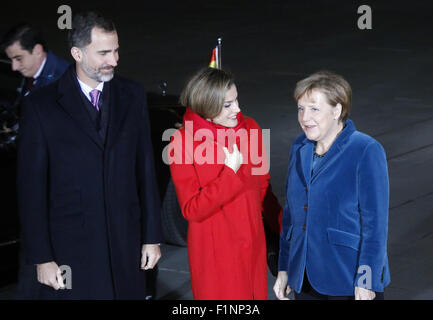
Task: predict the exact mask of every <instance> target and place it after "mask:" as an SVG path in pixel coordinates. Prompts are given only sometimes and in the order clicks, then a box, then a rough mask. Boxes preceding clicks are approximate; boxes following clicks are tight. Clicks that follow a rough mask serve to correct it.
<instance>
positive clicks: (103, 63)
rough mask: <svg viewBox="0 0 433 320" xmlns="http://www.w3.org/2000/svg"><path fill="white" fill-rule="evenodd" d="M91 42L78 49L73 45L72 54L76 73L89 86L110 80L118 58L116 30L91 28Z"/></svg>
mask: <svg viewBox="0 0 433 320" xmlns="http://www.w3.org/2000/svg"><path fill="white" fill-rule="evenodd" d="M91 39H92V42H91V43H90V44H89V45H87V46H86V47H84V48H82V49H80V48H77V47H73V48H72V49H71V53H72V56H73V57H74V59H75V60H76V62H77V75H78V77H79V78H80V80H81V81H83V82H84V83H87V84H88V85H90V86H91V87H96V86H97V85H98V84H99V83H100V82H105V81H110V80H111V79H112V78H113V76H114V68H115V67H116V66H117V62H118V60H119V40H118V37H117V32H106V31H104V30H103V29H100V28H97V27H95V28H93V29H92V34H91Z"/></svg>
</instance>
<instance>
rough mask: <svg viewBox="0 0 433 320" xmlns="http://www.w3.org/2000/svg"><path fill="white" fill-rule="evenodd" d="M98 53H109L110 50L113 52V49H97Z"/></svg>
mask: <svg viewBox="0 0 433 320" xmlns="http://www.w3.org/2000/svg"><path fill="white" fill-rule="evenodd" d="M97 52H98V53H108V52H111V50H99V51H97Z"/></svg>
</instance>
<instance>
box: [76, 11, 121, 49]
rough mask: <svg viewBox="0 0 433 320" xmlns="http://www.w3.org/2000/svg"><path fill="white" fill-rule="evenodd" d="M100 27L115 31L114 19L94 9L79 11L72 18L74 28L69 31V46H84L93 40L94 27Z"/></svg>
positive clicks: (107, 30)
mask: <svg viewBox="0 0 433 320" xmlns="http://www.w3.org/2000/svg"><path fill="white" fill-rule="evenodd" d="M95 27H97V28H100V29H102V30H104V31H106V32H115V31H116V27H115V26H114V23H113V21H111V20H109V19H107V18H104V17H103V16H102V15H101V14H99V13H97V12H93V11H88V12H83V13H77V14H75V15H74V19H73V20H72V29H71V30H69V33H68V42H69V48H72V47H77V48H84V47H85V46H87V45H89V44H90V43H91V42H92V29H93V28H95Z"/></svg>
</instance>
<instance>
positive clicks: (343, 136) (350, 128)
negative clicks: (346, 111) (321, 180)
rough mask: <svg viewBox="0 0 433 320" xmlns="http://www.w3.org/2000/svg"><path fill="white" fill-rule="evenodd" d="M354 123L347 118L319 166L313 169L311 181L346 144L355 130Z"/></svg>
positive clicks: (336, 156)
mask: <svg viewBox="0 0 433 320" xmlns="http://www.w3.org/2000/svg"><path fill="white" fill-rule="evenodd" d="M355 130H356V129H355V125H354V124H353V122H352V121H351V120H347V121H346V124H345V128H344V129H343V131H342V132H341V133H340V135H339V136H338V137H337V139H336V140H335V141H334V143H333V144H332V146H331V148H330V149H329V150H328V152H327V153H326V155H325V157H324V158H323V161H322V162H321V163H320V164H319V166H318V167H317V168H316V169H315V170H314V174H313V176H312V177H311V182H313V180H315V179H316V178H317V176H318V175H319V174H320V173H321V172H323V171H324V170H325V169H326V168H328V167H329V166H330V165H331V164H333V163H334V162H335V161H336V160H337V159H338V156H339V154H340V153H341V151H343V149H344V145H345V144H346V142H347V140H348V138H349V137H350V136H351V135H352V133H353V132H355Z"/></svg>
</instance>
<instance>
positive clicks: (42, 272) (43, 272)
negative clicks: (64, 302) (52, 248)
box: [36, 261, 65, 290]
mask: <svg viewBox="0 0 433 320" xmlns="http://www.w3.org/2000/svg"><path fill="white" fill-rule="evenodd" d="M36 270H37V275H38V281H39V282H40V283H42V284H45V285H47V286H49V287H52V288H54V289H55V290H59V289H64V288H65V284H64V282H63V277H62V271H61V270H60V268H59V267H58V265H57V263H55V262H54V261H51V262H47V263H42V264H38V265H37V267H36Z"/></svg>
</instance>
